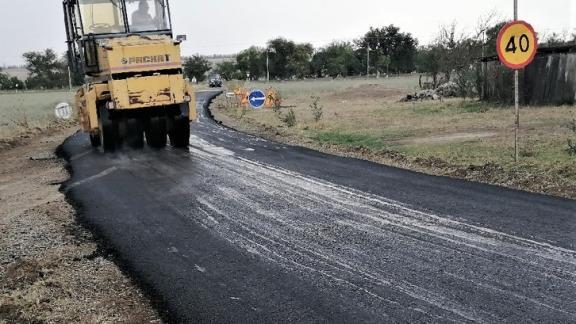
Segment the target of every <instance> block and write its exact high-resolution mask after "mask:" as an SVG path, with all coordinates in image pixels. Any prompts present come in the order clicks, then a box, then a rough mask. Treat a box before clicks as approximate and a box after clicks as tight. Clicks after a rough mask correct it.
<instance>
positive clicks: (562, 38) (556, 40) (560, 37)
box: [542, 33, 570, 47]
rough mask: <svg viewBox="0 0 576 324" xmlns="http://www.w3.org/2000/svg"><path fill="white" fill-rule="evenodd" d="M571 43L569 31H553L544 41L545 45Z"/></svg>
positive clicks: (553, 45)
mask: <svg viewBox="0 0 576 324" xmlns="http://www.w3.org/2000/svg"><path fill="white" fill-rule="evenodd" d="M569 43H570V37H569V36H568V34H567V33H552V34H550V35H548V36H547V37H546V38H545V39H544V40H543V42H542V44H543V46H548V47H555V46H562V45H568V44H569Z"/></svg>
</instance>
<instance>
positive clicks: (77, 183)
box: [64, 166, 118, 192]
mask: <svg viewBox="0 0 576 324" xmlns="http://www.w3.org/2000/svg"><path fill="white" fill-rule="evenodd" d="M117 170H118V168H117V167H115V166H114V167H111V168H108V169H106V170H104V171H102V172H100V173H98V174H96V175H93V176H91V177H88V178H86V179H82V180H80V181H77V182H74V183H72V184H70V185H68V186H66V189H65V190H64V191H65V192H68V191H69V190H71V189H73V188H76V187H78V186H81V185H83V184H85V183H88V182H91V181H94V180H96V179H99V178H102V177H105V176H107V175H110V174H112V173H114V172H115V171H117Z"/></svg>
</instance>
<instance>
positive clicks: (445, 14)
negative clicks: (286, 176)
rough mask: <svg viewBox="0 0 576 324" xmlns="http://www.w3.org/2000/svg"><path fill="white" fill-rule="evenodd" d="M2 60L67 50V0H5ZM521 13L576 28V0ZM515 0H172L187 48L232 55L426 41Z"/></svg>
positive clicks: (503, 10) (535, 4)
mask: <svg viewBox="0 0 576 324" xmlns="http://www.w3.org/2000/svg"><path fill="white" fill-rule="evenodd" d="M0 3H2V4H3V12H4V15H3V19H2V20H0V30H1V31H2V33H1V34H0V65H12V64H21V63H22V59H21V56H22V53H23V52H26V51H31V50H41V49H44V48H54V49H56V50H57V51H59V52H64V51H65V45H64V41H65V34H64V22H63V18H62V16H63V15H62V5H61V3H62V1H61V0H18V1H9V0H0ZM519 3H520V18H521V19H524V20H527V21H528V22H530V23H532V24H533V25H534V27H535V29H536V31H537V32H538V33H545V34H549V33H552V32H563V31H567V32H575V31H576V0H548V1H542V0H519ZM512 4H513V1H512V0H474V1H472V0H435V1H432V0H400V1H398V0H394V1H387V0H267V1H265V0H244V1H238V0H204V1H197V0H171V6H172V13H173V16H174V17H173V20H174V32H175V33H176V34H187V35H188V41H187V42H186V43H185V45H184V46H183V54H184V55H190V54H193V53H200V54H232V53H236V52H238V51H240V50H242V49H244V48H246V47H248V46H250V45H260V46H263V45H264V44H266V41H267V40H269V39H271V38H274V37H277V36H283V37H286V38H288V39H292V40H295V41H298V42H310V43H312V44H314V45H315V46H323V45H326V44H327V43H329V42H331V41H333V40H352V39H355V38H357V37H359V36H361V35H362V34H363V33H365V32H366V31H367V30H368V28H369V27H370V26H385V25H389V24H395V25H397V26H399V27H401V28H402V30H403V31H406V32H410V33H412V34H413V35H414V36H416V37H417V38H418V40H419V41H420V43H421V44H426V43H428V42H430V41H431V40H432V39H434V37H435V34H436V32H437V30H438V27H439V26H440V25H443V24H449V23H451V22H453V21H456V22H457V23H458V25H459V26H461V27H463V28H466V29H467V30H468V31H472V30H473V27H474V26H475V25H476V22H477V21H478V19H479V17H480V16H482V15H486V14H487V13H489V12H491V11H496V12H497V13H498V14H499V15H500V17H502V18H511V17H512V14H513V12H512V9H513V5H512Z"/></svg>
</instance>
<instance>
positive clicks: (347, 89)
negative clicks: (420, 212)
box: [215, 76, 576, 198]
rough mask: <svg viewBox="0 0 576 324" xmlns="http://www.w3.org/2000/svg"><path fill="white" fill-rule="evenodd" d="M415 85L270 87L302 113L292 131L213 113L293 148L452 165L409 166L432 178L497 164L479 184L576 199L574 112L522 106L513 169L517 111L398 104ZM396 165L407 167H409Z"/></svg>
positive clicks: (229, 112)
mask: <svg viewBox="0 0 576 324" xmlns="http://www.w3.org/2000/svg"><path fill="white" fill-rule="evenodd" d="M266 85H267V84H266V83H250V84H247V85H244V86H245V87H246V88H265V87H266ZM417 85H418V78H417V77H414V76H403V77H397V78H389V79H378V80H376V79H371V80H365V79H343V80H306V81H290V82H272V83H271V84H270V86H272V87H273V88H276V89H277V90H279V91H280V92H281V94H282V97H283V99H284V101H283V105H284V106H287V107H291V108H292V109H293V110H294V111H295V113H296V115H297V119H298V125H296V127H293V128H290V129H287V128H285V127H283V126H282V124H281V123H280V122H279V121H278V118H277V117H276V115H275V114H274V113H273V112H272V111H271V110H268V109H263V110H259V111H254V110H251V109H249V110H248V112H247V114H246V115H245V116H243V118H242V119H241V120H239V119H238V117H237V116H238V114H237V110H236V109H235V108H231V107H230V108H226V107H227V106H226V102H225V100H223V99H219V101H217V104H216V105H215V106H218V107H220V108H218V109H216V111H215V112H216V116H217V118H220V119H222V118H224V119H223V121H224V122H225V123H227V124H229V125H231V126H233V127H237V128H240V129H243V130H248V131H250V130H254V131H255V132H256V133H258V132H260V130H264V131H263V133H264V134H269V133H272V134H277V135H276V136H279V137H280V138H281V139H283V138H286V139H288V140H289V142H290V143H302V145H312V146H314V145H315V144H331V145H335V146H342V147H363V148H366V149H369V150H373V151H378V150H382V149H386V151H396V152H398V153H401V154H402V155H403V156H404V157H405V158H406V159H408V160H411V161H416V160H421V161H433V160H442V161H445V162H448V165H450V167H449V168H448V169H446V171H442V170H438V169H434V168H435V166H428V165H427V164H425V163H424V164H422V165H418V164H413V165H411V166H410V167H413V168H415V169H417V170H420V171H425V172H431V173H435V174H437V173H438V172H440V173H442V172H448V174H449V175H452V173H451V172H452V171H453V170H459V172H460V171H462V170H464V171H466V170H468V169H469V167H470V166H471V165H473V166H475V167H478V166H480V167H481V166H484V165H486V164H493V165H498V166H499V168H501V169H498V170H500V171H497V172H495V173H494V174H493V175H486V176H482V177H483V178H482V177H480V178H479V180H481V181H487V182H492V183H497V184H503V185H506V186H512V187H515V188H522V189H529V190H534V191H539V192H542V191H544V192H548V193H553V194H558V195H562V196H565V197H572V198H576V190H574V188H576V156H571V155H569V154H568V152H567V149H568V139H569V138H573V139H574V140H576V134H575V133H574V132H573V131H571V130H570V129H569V127H568V124H569V123H570V121H571V120H573V119H576V107H574V106H559V107H554V106H549V107H521V118H520V119H521V131H520V162H519V163H515V162H514V114H513V112H514V109H513V107H510V106H506V105H494V104H490V103H484V102H479V101H478V100H475V99H460V98H458V99H446V100H443V101H418V102H401V98H402V97H403V96H405V95H406V94H408V93H413V92H414V89H415V88H416V87H417ZM311 96H319V97H320V105H322V106H323V113H324V114H323V118H322V120H321V121H320V122H318V123H317V122H315V121H314V119H313V116H312V114H311V111H310V107H309V106H310V104H311V103H312V101H313V100H312V99H311ZM278 134H280V135H278ZM273 136H274V135H273ZM336 151H338V150H336ZM384 163H391V164H393V165H394V163H396V162H395V161H391V160H385V161H384ZM399 165H400V166H402V167H407V165H406V164H405V163H404V162H400V164H399ZM431 168H432V169H433V170H432V169H431ZM473 169H474V168H473ZM463 174H467V173H466V172H464V173H463Z"/></svg>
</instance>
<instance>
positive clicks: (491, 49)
mask: <svg viewBox="0 0 576 324" xmlns="http://www.w3.org/2000/svg"><path fill="white" fill-rule="evenodd" d="M504 25H506V22H505V21H501V22H497V23H496V24H494V25H493V26H492V27H488V28H487V30H486V39H485V40H484V56H485V57H489V56H496V55H498V53H497V52H496V42H497V40H498V34H499V33H500V30H501V29H502V28H504Z"/></svg>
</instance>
